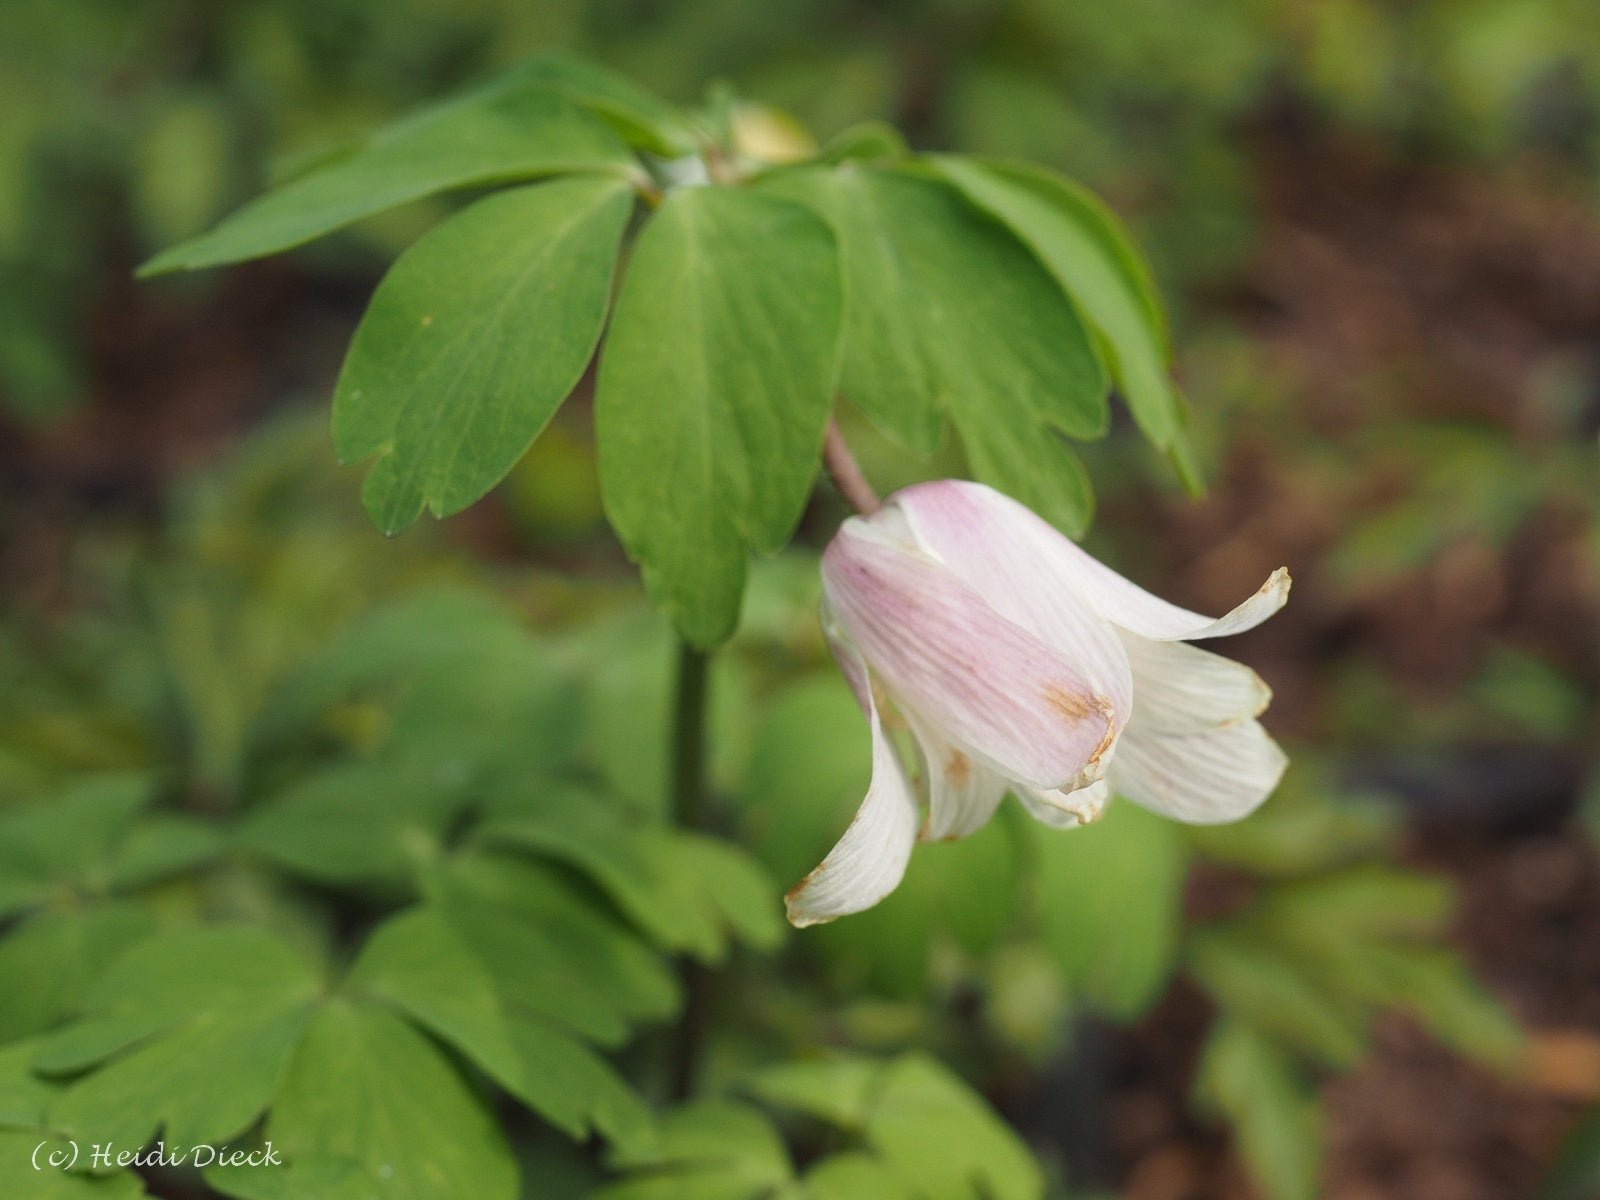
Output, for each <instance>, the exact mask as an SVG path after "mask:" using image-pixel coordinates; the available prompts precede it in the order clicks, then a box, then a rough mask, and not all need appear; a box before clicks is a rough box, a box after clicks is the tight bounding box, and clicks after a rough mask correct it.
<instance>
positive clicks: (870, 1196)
mask: <svg viewBox="0 0 1600 1200" xmlns="http://www.w3.org/2000/svg"><path fill="white" fill-rule="evenodd" d="M803 1195H804V1196H805V1197H806V1200H914V1197H915V1195H916V1194H915V1193H914V1192H912V1191H911V1190H910V1188H909V1187H907V1186H906V1185H905V1184H903V1183H901V1182H900V1181H899V1180H898V1179H896V1178H895V1176H894V1173H893V1172H892V1171H890V1170H889V1168H888V1167H885V1166H884V1165H883V1164H882V1163H880V1162H879V1161H878V1160H877V1159H875V1158H873V1157H871V1156H870V1155H866V1154H857V1153H848V1154H835V1155H834V1156H833V1157H831V1158H825V1159H823V1160H822V1161H821V1162H819V1163H818V1164H817V1165H816V1166H814V1167H812V1168H811V1169H810V1170H809V1171H807V1172H806V1175H805V1190H804V1192H803Z"/></svg>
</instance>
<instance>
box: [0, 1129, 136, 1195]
mask: <svg viewBox="0 0 1600 1200" xmlns="http://www.w3.org/2000/svg"><path fill="white" fill-rule="evenodd" d="M45 1137H46V1135H44V1134H42V1133H40V1132H38V1131H36V1130H32V1129H29V1130H21V1129H0V1196H15V1197H18V1198H19V1200H20V1198H22V1197H26V1198H27V1200H136V1198H137V1197H141V1196H146V1195H148V1194H149V1193H147V1192H146V1191H145V1190H144V1183H143V1181H142V1180H140V1178H139V1177H138V1176H137V1175H135V1174H134V1173H133V1172H132V1171H117V1172H116V1173H114V1174H111V1175H86V1174H84V1173H82V1172H81V1171H65V1170H56V1169H53V1168H51V1167H50V1166H48V1165H45V1166H43V1168H42V1169H41V1170H34V1167H33V1160H32V1156H33V1152H34V1150H35V1148H36V1147H38V1145H39V1143H40V1142H41V1141H43V1140H45ZM52 1145H53V1146H54V1147H56V1148H58V1149H61V1150H64V1151H65V1150H67V1149H68V1148H67V1147H66V1145H65V1144H64V1143H62V1142H61V1141H60V1140H59V1139H56V1140H53V1141H52ZM80 1150H82V1147H80ZM40 1161H41V1163H48V1159H46V1158H45V1157H44V1152H41V1156H40Z"/></svg>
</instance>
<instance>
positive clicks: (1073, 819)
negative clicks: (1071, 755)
mask: <svg viewBox="0 0 1600 1200" xmlns="http://www.w3.org/2000/svg"><path fill="white" fill-rule="evenodd" d="M1112 762H1113V763H1115V762H1116V760H1115V759H1112ZM1109 796H1110V788H1109V787H1108V786H1107V784H1106V781H1105V780H1104V779H1101V780H1097V781H1096V782H1094V783H1091V784H1090V785H1089V786H1088V787H1081V788H1079V789H1078V790H1077V791H1075V792H1062V791H1055V792H1046V791H1043V790H1041V789H1039V788H1019V789H1018V791H1017V799H1019V800H1021V801H1022V805H1023V807H1024V808H1026V809H1027V810H1028V811H1029V812H1030V813H1031V814H1033V818H1034V819H1035V820H1036V821H1043V822H1044V823H1045V824H1046V825H1050V826H1052V827H1054V828H1056V829H1076V828H1077V827H1078V826H1079V825H1088V824H1090V823H1091V822H1094V821H1098V820H1099V819H1100V814H1101V813H1102V812H1104V811H1105V807H1106V800H1107V799H1108V798H1109Z"/></svg>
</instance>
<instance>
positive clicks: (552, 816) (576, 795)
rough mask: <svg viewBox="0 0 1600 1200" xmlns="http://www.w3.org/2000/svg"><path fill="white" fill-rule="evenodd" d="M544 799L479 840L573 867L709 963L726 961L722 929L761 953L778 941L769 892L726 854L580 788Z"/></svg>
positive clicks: (644, 925)
mask: <svg viewBox="0 0 1600 1200" xmlns="http://www.w3.org/2000/svg"><path fill="white" fill-rule="evenodd" d="M545 791H546V793H547V794H546V795H545V796H543V797H542V798H541V802H540V807H541V811H540V812H538V813H537V814H527V815H523V816H518V817H501V818H498V819H492V820H490V821H488V822H486V823H485V825H484V826H483V828H482V830H481V831H480V835H479V836H481V837H482V839H483V840H484V841H485V842H486V843H488V844H490V845H498V846H509V847H515V848H518V849H523V850H530V851H533V852H535V853H537V854H541V855H547V856H549V857H551V858H553V859H555V860H557V861H560V862H564V863H567V864H569V865H570V866H573V867H575V868H577V869H578V870H580V871H582V872H583V873H584V874H586V875H588V876H590V878H592V879H593V880H594V881H595V882H596V883H597V884H598V885H599V886H600V887H601V888H602V889H603V890H604V891H605V892H606V893H607V894H608V895H609V896H610V897H611V898H612V900H613V901H615V903H616V905H617V907H618V908H619V909H620V910H621V911H622V912H623V913H624V914H626V915H627V917H628V918H629V920H631V921H633V922H634V923H635V924H636V925H638V927H639V928H640V929H642V930H644V931H645V932H646V933H648V934H649V935H650V937H652V938H653V939H655V940H656V941H658V942H660V943H661V944H662V945H663V946H665V947H667V948H669V949H671V950H675V951H686V952H688V953H690V954H693V955H695V956H696V957H698V958H700V959H702V960H705V961H707V962H716V961H720V960H721V959H722V958H723V957H724V956H725V955H726V954H727V951H728V936H727V934H728V932H729V931H732V932H734V933H736V934H738V935H739V936H740V937H741V938H742V939H744V940H746V941H748V942H750V943H751V944H753V945H755V946H757V947H759V948H764V949H770V948H771V947H773V946H774V945H776V944H777V942H778V940H779V939H780V938H781V937H782V932H783V925H782V921H781V918H780V917H779V914H778V907H777V896H778V892H777V888H776V887H774V886H773V885H772V883H771V881H770V880H768V879H767V877H766V875H765V873H764V872H763V871H761V869H760V868H759V867H758V866H756V864H755V863H753V862H752V861H751V860H750V859H748V858H746V857H745V856H744V855H743V854H742V853H740V852H738V851H736V850H734V848H733V847H731V846H729V845H726V844H723V843H720V842H717V841H715V840H714V839H711V838H707V837H703V836H701V835H698V834H693V833H686V832H683V831H681V830H676V829H667V828H663V827H660V826H654V825H639V824H637V823H630V822H628V821H625V820H623V819H622V818H620V817H619V816H617V815H616V814H615V813H614V812H612V811H610V810H609V809H608V807H607V806H606V804H605V802H604V801H603V800H602V799H601V798H600V797H597V796H595V795H593V794H591V793H587V792H585V791H583V790H581V789H578V788H574V787H570V786H567V787H563V786H560V785H549V786H548V787H547V788H546V789H545Z"/></svg>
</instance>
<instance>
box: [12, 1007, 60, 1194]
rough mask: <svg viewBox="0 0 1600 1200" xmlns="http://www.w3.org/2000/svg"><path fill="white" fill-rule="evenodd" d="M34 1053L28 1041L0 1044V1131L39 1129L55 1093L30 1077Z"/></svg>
mask: <svg viewBox="0 0 1600 1200" xmlns="http://www.w3.org/2000/svg"><path fill="white" fill-rule="evenodd" d="M37 1053H38V1043H37V1042H35V1041H34V1040H33V1039H31V1038H24V1039H23V1040H21V1041H17V1042H11V1043H9V1044H0V1127H5V1126H21V1127H22V1128H25V1129H39V1128H43V1126H44V1123H45V1113H46V1112H47V1111H48V1110H49V1108H50V1101H51V1100H52V1099H53V1098H54V1097H55V1094H56V1092H57V1091H58V1090H59V1089H58V1088H57V1086H56V1085H55V1084H54V1083H53V1082H52V1081H50V1080H47V1079H45V1078H43V1077H42V1076H40V1075H36V1074H35V1073H34V1071H33V1059H34V1056H35V1055H36V1054H37ZM30 1150H31V1147H30ZM0 1169H3V1168H0Z"/></svg>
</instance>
